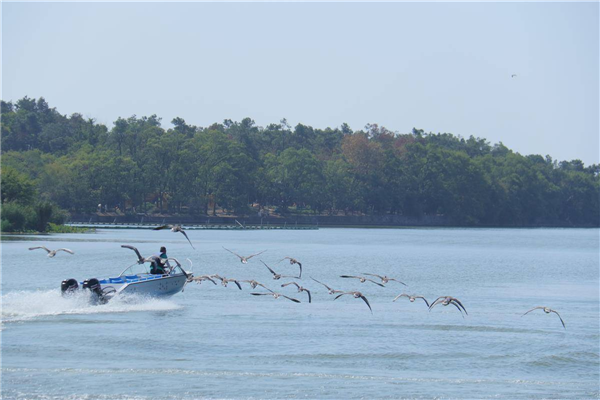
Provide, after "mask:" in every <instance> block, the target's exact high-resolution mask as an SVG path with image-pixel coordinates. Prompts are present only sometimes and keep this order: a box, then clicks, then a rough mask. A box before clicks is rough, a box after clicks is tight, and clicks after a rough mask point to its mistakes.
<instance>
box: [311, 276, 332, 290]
mask: <svg viewBox="0 0 600 400" xmlns="http://www.w3.org/2000/svg"><path fill="white" fill-rule="evenodd" d="M310 279H312V280H313V281H315V282H317V283H320V284H321V285H323V286H325V287H326V288H327V290H333V289H332V288H330V287H329V286H327V285H326V284H324V283H323V282H319V281H318V280H316V279H315V278H313V277H312V276H311V277H310Z"/></svg>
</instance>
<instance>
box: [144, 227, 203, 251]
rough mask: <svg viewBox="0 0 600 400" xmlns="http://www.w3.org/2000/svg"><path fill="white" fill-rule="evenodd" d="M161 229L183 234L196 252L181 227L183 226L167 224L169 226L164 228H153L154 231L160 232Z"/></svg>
mask: <svg viewBox="0 0 600 400" xmlns="http://www.w3.org/2000/svg"><path fill="white" fill-rule="evenodd" d="M161 229H171V232H181V233H183V236H185V238H186V239H187V241H188V242H190V246H192V249H194V250H196V248H195V247H194V245H193V244H192V241H191V240H190V238H189V237H188V235H187V233H185V231H184V230H183V228H182V227H181V225H170V224H167V225H163V226H158V227H156V228H152V230H153V231H159V230H161Z"/></svg>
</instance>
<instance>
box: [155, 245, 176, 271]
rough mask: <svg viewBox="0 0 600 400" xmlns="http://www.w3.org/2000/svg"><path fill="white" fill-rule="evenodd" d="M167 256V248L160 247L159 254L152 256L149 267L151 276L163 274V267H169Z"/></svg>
mask: <svg viewBox="0 0 600 400" xmlns="http://www.w3.org/2000/svg"><path fill="white" fill-rule="evenodd" d="M168 258H169V257H168V256H167V248H166V247H165V246H162V247H161V248H160V253H158V254H157V255H154V256H152V266H151V267H150V273H151V274H160V275H163V274H165V273H166V272H165V267H170V266H171V265H169V260H168Z"/></svg>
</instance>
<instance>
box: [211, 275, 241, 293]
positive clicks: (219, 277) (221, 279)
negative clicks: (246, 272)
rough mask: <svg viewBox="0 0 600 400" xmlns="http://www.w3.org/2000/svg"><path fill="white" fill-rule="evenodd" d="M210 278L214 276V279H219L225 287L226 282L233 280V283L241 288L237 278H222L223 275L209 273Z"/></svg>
mask: <svg viewBox="0 0 600 400" xmlns="http://www.w3.org/2000/svg"><path fill="white" fill-rule="evenodd" d="M211 278H216V279H218V280H220V281H221V285H223V286H224V287H227V284H228V283H229V282H233V283H235V284H236V285H237V287H238V288H239V289H240V290H242V285H240V283H239V282H238V280H237V279H232V278H223V277H221V276H219V275H211Z"/></svg>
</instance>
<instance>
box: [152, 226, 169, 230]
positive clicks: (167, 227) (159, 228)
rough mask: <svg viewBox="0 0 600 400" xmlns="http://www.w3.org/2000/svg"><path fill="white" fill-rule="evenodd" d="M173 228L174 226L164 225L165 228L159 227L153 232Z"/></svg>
mask: <svg viewBox="0 0 600 400" xmlns="http://www.w3.org/2000/svg"><path fill="white" fill-rule="evenodd" d="M172 227H173V225H163V226H157V227H156V228H152V230H153V231H159V230H161V229H171V228H172Z"/></svg>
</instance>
